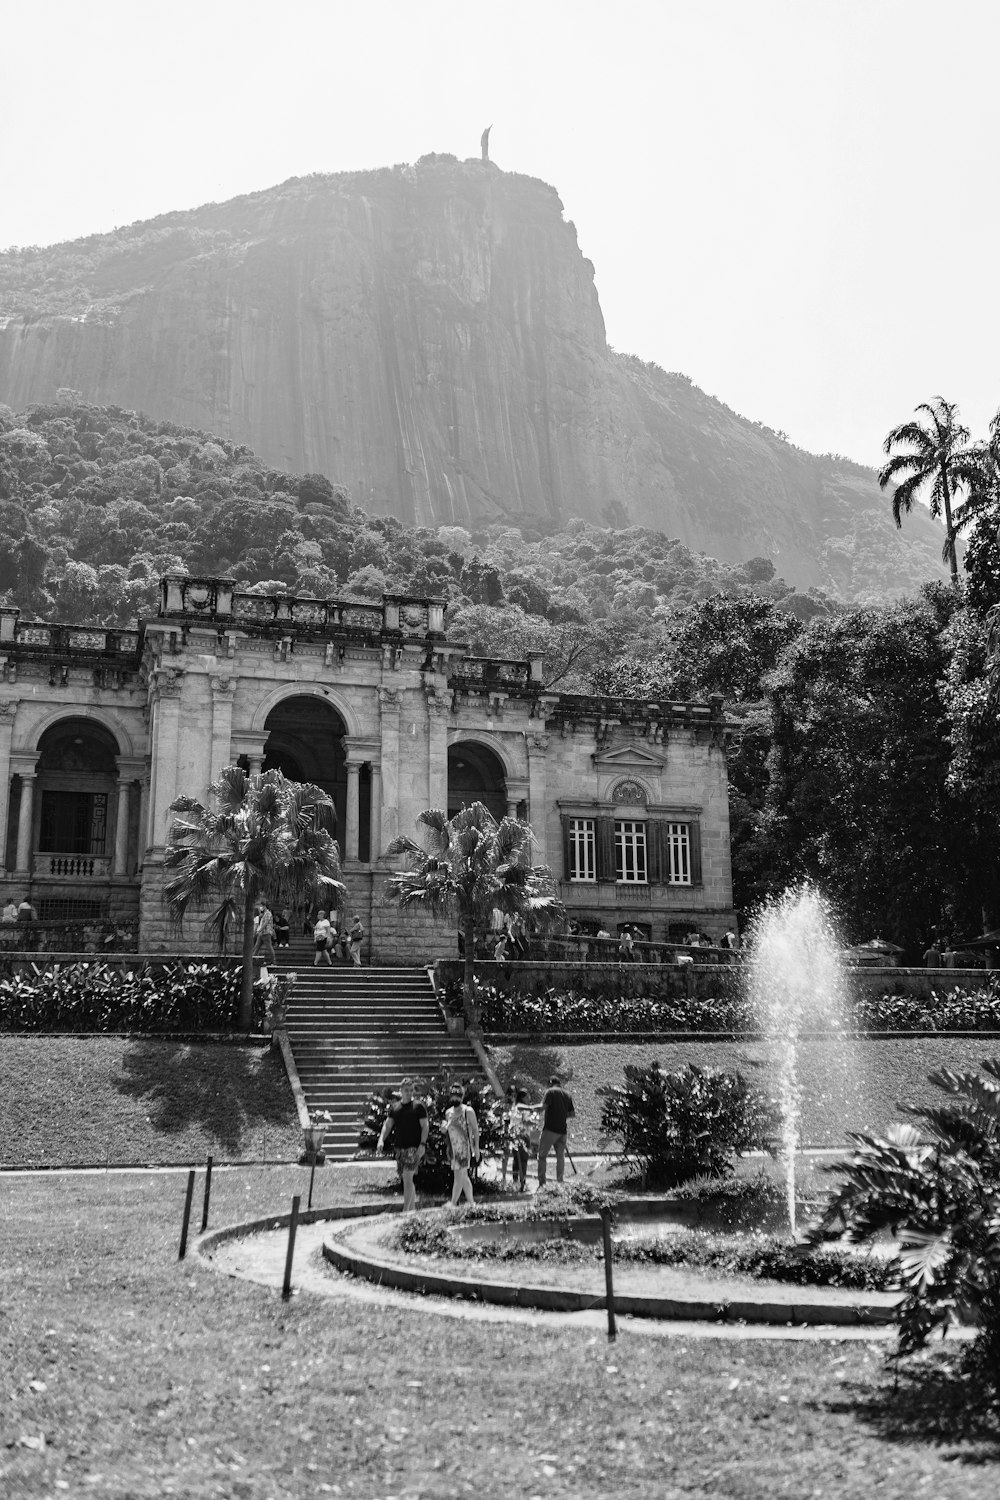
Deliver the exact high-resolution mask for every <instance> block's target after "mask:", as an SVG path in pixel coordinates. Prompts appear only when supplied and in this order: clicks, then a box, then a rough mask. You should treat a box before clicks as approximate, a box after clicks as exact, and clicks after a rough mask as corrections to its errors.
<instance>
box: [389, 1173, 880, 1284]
mask: <svg viewBox="0 0 1000 1500" xmlns="http://www.w3.org/2000/svg"><path fill="white" fill-rule="evenodd" d="M601 1196H602V1197H603V1196H604V1195H601ZM543 1197H544V1195H543ZM600 1207H601V1204H600V1203H598V1202H588V1201H586V1200H582V1199H581V1200H577V1199H575V1198H573V1197H572V1196H571V1195H570V1194H566V1193H563V1192H561V1191H560V1193H559V1194H558V1195H556V1194H552V1195H551V1198H550V1199H549V1201H547V1202H545V1201H542V1202H540V1203H537V1204H532V1205H527V1204H524V1205H522V1204H511V1205H492V1204H487V1205H482V1206H481V1205H479V1204H475V1205H474V1206H473V1207H471V1208H467V1209H466V1208H456V1209H452V1208H445V1209H438V1210H432V1211H431V1212H429V1213H422V1214H410V1215H407V1216H406V1218H404V1219H403V1220H402V1221H401V1222H400V1223H399V1224H394V1225H393V1227H392V1228H391V1229H390V1230H389V1231H388V1232H387V1233H386V1235H385V1236H384V1237H383V1241H382V1243H383V1244H385V1245H386V1246H387V1247H388V1248H389V1249H393V1250H402V1251H403V1252H405V1253H406V1254H408V1255H427V1256H432V1257H434V1258H438V1259H448V1260H463V1261H492V1262H494V1263H497V1262H500V1263H509V1262H517V1261H529V1262H530V1261H534V1262H539V1261H547V1262H553V1261H555V1262H561V1263H565V1264H587V1263H588V1262H592V1261H595V1260H600V1259H601V1258H602V1256H603V1253H604V1252H603V1248H602V1246H601V1245H600V1244H586V1243H582V1242H580V1241H579V1240H568V1239H564V1238H555V1237H554V1238H553V1239H551V1240H522V1239H519V1238H517V1237H515V1236H514V1235H511V1236H510V1238H509V1239H506V1238H505V1239H497V1240H476V1241H472V1242H468V1241H462V1240H459V1239H457V1238H456V1237H455V1236H454V1235H452V1234H450V1233H449V1230H450V1229H451V1228H452V1227H453V1226H455V1225H458V1224H476V1223H479V1224H482V1223H503V1222H510V1221H520V1220H525V1219H530V1220H544V1219H552V1220H562V1219H565V1218H566V1217H567V1216H568V1215H574V1214H593V1213H594V1212H595V1211H596V1210H597V1209H599V1208H600ZM613 1253H614V1260H615V1263H616V1264H617V1265H621V1266H629V1265H634V1266H664V1267H667V1268H670V1267H687V1268H689V1269H692V1270H707V1271H712V1272H717V1273H718V1274H719V1275H724V1276H745V1277H752V1278H755V1279H761V1280H766V1281H776V1282H783V1283H790V1284H792V1285H794V1286H837V1287H846V1288H849V1289H851V1290H854V1291H884V1290H886V1289H887V1288H891V1287H892V1286H894V1285H896V1277H897V1274H898V1268H897V1267H895V1265H894V1263H893V1262H892V1261H889V1260H886V1259H885V1258H883V1257H881V1256H874V1255H859V1254H857V1253H856V1252H853V1251H850V1250H844V1249H839V1248H827V1249H816V1248H813V1249H808V1248H805V1247H803V1246H802V1245H796V1244H793V1243H792V1242H791V1241H789V1240H788V1239H787V1238H781V1237H779V1236H775V1235H769V1234H760V1233H755V1234H740V1235H734V1234H717V1233H710V1232H708V1231H706V1230H700V1229H695V1230H682V1231H680V1232H678V1233H671V1234H666V1235H660V1234H656V1233H655V1232H653V1231H651V1232H649V1233H648V1234H641V1233H640V1234H637V1235H635V1236H633V1237H631V1238H628V1239H617V1238H616V1239H615V1240H614V1242H613Z"/></svg>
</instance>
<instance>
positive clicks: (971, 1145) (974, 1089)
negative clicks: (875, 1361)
mask: <svg viewBox="0 0 1000 1500" xmlns="http://www.w3.org/2000/svg"><path fill="white" fill-rule="evenodd" d="M930 1081H931V1083H933V1084H934V1085H936V1087H937V1088H939V1089H941V1090H943V1091H944V1093H945V1094H946V1095H947V1096H948V1098H947V1099H946V1101H945V1102H944V1103H942V1104H939V1105H921V1106H917V1107H912V1106H910V1107H908V1106H905V1105H904V1106H902V1108H903V1110H904V1112H905V1113H906V1114H908V1115H911V1116H913V1117H914V1118H915V1119H916V1120H918V1121H919V1123H920V1128H914V1127H913V1126H912V1125H895V1126H892V1127H890V1129H889V1130H888V1131H887V1132H886V1135H885V1137H884V1138H883V1139H877V1138H875V1137H872V1136H866V1135H852V1136H851V1139H852V1141H853V1142H854V1143H855V1145H854V1152H853V1154H852V1155H851V1157H850V1158H849V1159H848V1160H847V1161H846V1162H844V1163H841V1164H839V1165H838V1166H836V1167H832V1168H831V1169H830V1170H831V1171H833V1172H836V1173H838V1174H841V1175H843V1176H844V1178H845V1181H844V1182H843V1184H842V1185H841V1187H840V1188H839V1190H838V1191H837V1192H836V1193H834V1195H833V1196H832V1197H831V1200H830V1202H829V1204H828V1205H827V1208H826V1210H825V1212H824V1214H823V1216H822V1218H821V1219H820V1220H819V1222H818V1223H817V1224H816V1225H815V1226H814V1227H813V1229H812V1230H811V1231H810V1233H809V1238H810V1239H811V1240H813V1241H814V1242H815V1241H818V1240H822V1239H828V1238H831V1237H834V1236H840V1235H842V1234H844V1233H846V1234H847V1236H848V1238H849V1239H852V1240H855V1241H864V1240H869V1239H871V1238H873V1237H874V1236H875V1235H877V1234H878V1233H880V1232H881V1231H884V1230H889V1231H891V1232H892V1234H893V1235H894V1236H895V1235H898V1236H899V1239H900V1250H899V1263H898V1264H899V1279H900V1282H901V1284H902V1286H903V1289H904V1291H905V1292H906V1297H905V1300H904V1301H903V1303H902V1305H901V1308H900V1329H899V1341H900V1349H901V1351H902V1352H903V1353H908V1352H910V1351H911V1350H914V1349H919V1348H921V1347H922V1346H923V1345H924V1344H925V1343H926V1341H927V1339H928V1338H929V1336H930V1334H931V1332H932V1331H933V1330H934V1329H935V1328H942V1329H946V1328H947V1327H948V1325H949V1323H950V1322H952V1321H953V1320H954V1319H955V1318H961V1319H963V1320H964V1321H968V1322H974V1323H976V1324H977V1325H978V1328H979V1336H978V1338H977V1340H976V1344H977V1353H978V1354H979V1355H980V1356H981V1360H982V1365H983V1368H984V1369H987V1370H990V1369H991V1370H992V1372H993V1373H992V1375H991V1376H990V1378H991V1379H992V1381H993V1383H994V1386H995V1388H996V1390H997V1393H998V1395H1000V1059H998V1058H994V1059H992V1060H988V1061H986V1062H984V1063H983V1064H982V1072H981V1073H953V1072H951V1071H950V1069H947V1068H942V1069H941V1070H940V1072H937V1073H932V1074H930Z"/></svg>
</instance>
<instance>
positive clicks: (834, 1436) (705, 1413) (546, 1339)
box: [0, 1168, 1000, 1500]
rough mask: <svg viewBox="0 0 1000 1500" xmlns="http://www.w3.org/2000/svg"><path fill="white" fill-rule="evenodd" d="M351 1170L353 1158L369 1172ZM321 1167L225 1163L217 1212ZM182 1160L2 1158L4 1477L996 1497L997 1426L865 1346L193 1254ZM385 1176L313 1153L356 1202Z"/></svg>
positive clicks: (263, 1198)
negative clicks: (77, 1163) (498, 1312)
mask: <svg viewBox="0 0 1000 1500" xmlns="http://www.w3.org/2000/svg"><path fill="white" fill-rule="evenodd" d="M352 1174H353V1175H352ZM306 1179H307V1174H306V1173H305V1172H303V1171H302V1170H295V1169H292V1168H289V1169H270V1170H255V1169H247V1170H242V1171H232V1172H223V1173H220V1174H219V1175H218V1176H217V1178H216V1182H215V1187H214V1192H213V1202H214V1212H213V1215H212V1222H213V1223H222V1222H229V1221H232V1220H234V1219H238V1218H241V1217H249V1216H251V1215H256V1214H264V1213H267V1212H274V1211H277V1210H278V1209H282V1208H285V1207H287V1203H288V1199H289V1198H290V1196H291V1193H292V1192H296V1191H304V1184H305V1181H306ZM183 1183H184V1179H183V1176H182V1174H176V1173H171V1174H162V1173H158V1174H136V1175H127V1176H123V1175H121V1174H118V1175H116V1174H113V1173H112V1174H109V1175H104V1174H97V1175H95V1176H77V1175H73V1176H70V1177H58V1178H55V1177H52V1176H50V1175H48V1174H43V1175H41V1176H24V1175H20V1174H13V1175H7V1176H5V1177H3V1178H0V1213H2V1219H0V1222H2V1224H3V1240H4V1242H3V1271H4V1280H5V1289H4V1297H3V1307H4V1313H3V1318H2V1321H0V1360H2V1365H0V1368H2V1375H0V1493H2V1494H3V1495H4V1496H5V1497H9V1500H34V1497H43V1496H44V1497H57V1496H59V1495H60V1494H66V1495H68V1496H70V1497H74V1500H75V1497H76V1496H80V1495H94V1496H105V1497H114V1500H126V1497H128V1500H147V1497H149V1500H152V1497H157V1500H159V1497H160V1496H163V1495H177V1496H184V1497H186V1500H202V1497H206V1500H207V1497H215V1496H222V1497H240V1500H267V1497H273V1500H286V1497H287V1500H293V1497H294V1500H302V1497H307V1500H312V1497H314V1496H317V1497H318V1496H324V1495H330V1494H339V1495H348V1496H357V1497H364V1500H369V1497H375V1496H379V1497H382V1500H388V1497H390V1496H396V1497H398V1500H404V1497H406V1500H416V1497H418V1496H420V1497H427V1500H446V1497H452V1496H464V1495H468V1494H473V1495H477V1496H480V1497H484V1500H489V1497H494V1496H504V1497H508V1496H512V1495H513V1496H524V1497H531V1496H544V1497H548V1496H583V1495H586V1496H602V1497H603V1496H616V1497H617V1496H622V1497H649V1500H652V1497H657V1500H671V1497H685V1500H699V1497H716V1500H723V1497H725V1500H764V1497H768V1500H770V1497H772V1496H794V1497H804V1496H813V1495H820V1496H828V1497H831V1500H833V1497H835V1500H861V1497H865V1500H868V1497H870V1496H871V1495H873V1494H875V1495H878V1496H879V1497H884V1500H904V1497H905V1500H911V1497H912V1496H914V1495H917V1496H920V1495H926V1496H932V1497H934V1500H986V1497H993V1496H994V1495H995V1494H996V1492H997V1485H998V1473H997V1469H996V1467H995V1465H996V1461H997V1458H998V1454H1000V1434H998V1429H997V1425H996V1424H995V1423H994V1422H992V1421H985V1420H982V1419H977V1418H976V1417H974V1416H970V1415H969V1414H967V1413H966V1412H965V1411H964V1409H963V1408H962V1407H961V1405H960V1404H959V1403H957V1398H956V1387H955V1383H954V1380H953V1378H952V1377H951V1376H950V1374H949V1373H948V1370H947V1368H946V1367H944V1366H942V1365H941V1363H940V1357H938V1358H937V1359H935V1360H928V1361H922V1362H920V1363H919V1364H918V1365H917V1366H916V1367H915V1368H914V1370H913V1373H912V1374H911V1373H908V1372H907V1369H906V1367H905V1366H904V1373H903V1374H902V1375H901V1377H900V1384H899V1390H898V1391H896V1392H894V1390H893V1380H892V1376H891V1375H890V1374H888V1373H887V1372H886V1369H885V1365H884V1356H883V1353H882V1352H881V1351H880V1350H878V1349H875V1348H873V1347H870V1346H867V1345H865V1344H852V1343H847V1342H845V1343H841V1344H837V1343H803V1344H796V1343H786V1342H771V1343H768V1342H763V1341H749V1342H747V1341H735V1340H734V1341H732V1342H730V1341H728V1340H725V1341H717V1340H708V1339H705V1340H699V1339H696V1338H693V1337H683V1336H678V1337H674V1338H671V1339H666V1340H664V1339H657V1338H651V1337H640V1336H636V1335H634V1334H630V1333H629V1331H628V1329H627V1328H625V1329H624V1330H623V1332H622V1335H621V1336H620V1338H619V1340H618V1342H617V1344H615V1345H614V1346H611V1347H609V1346H608V1344H607V1343H606V1341H605V1339H604V1337H603V1335H601V1336H596V1335H595V1334H593V1333H587V1332H586V1331H581V1330H574V1329H572V1328H570V1327H568V1326H567V1327H565V1328H559V1327H556V1328H551V1327H549V1326H536V1325H526V1324H524V1323H513V1322H503V1321H499V1322H496V1321H494V1322H486V1321H484V1322H479V1321H472V1320H469V1321H456V1320H454V1319H451V1318H442V1317H439V1316H436V1315H434V1314H433V1313H430V1312H428V1311H426V1310H424V1308H422V1306H421V1304H420V1302H419V1300H415V1302H414V1305H413V1308H412V1310H410V1309H408V1308H400V1307H398V1306H395V1305H383V1306H379V1305H369V1304H367V1303H364V1302H360V1301H354V1300H342V1299H339V1298H336V1297H330V1298H321V1297H319V1296H314V1295H310V1294H308V1293H303V1294H302V1295H300V1296H296V1297H295V1298H293V1299H292V1301H291V1302H290V1303H288V1304H285V1303H283V1302H282V1301H281V1300H280V1297H279V1296H278V1294H277V1293H275V1292H272V1291H268V1290H265V1289H262V1288H260V1287H257V1286H254V1285H251V1284H248V1283H246V1282H242V1281H233V1280H229V1279H227V1278H224V1277H221V1276H219V1275H217V1274H216V1273H214V1272H212V1271H211V1270H209V1269H207V1268H205V1267H203V1266H198V1265H196V1264H195V1263H192V1262H190V1261H186V1262H183V1263H181V1264H178V1262H177V1258H176V1257H177V1238H178V1234H179V1227H180V1216H181V1206H182V1194H183ZM365 1195H366V1190H365V1187H364V1173H363V1171H362V1170H361V1169H351V1170H350V1171H348V1172H347V1173H342V1172H333V1171H327V1172H326V1173H321V1174H317V1199H318V1201H319V1202H329V1201H332V1200H333V1199H334V1198H335V1197H340V1198H343V1197H347V1198H348V1199H351V1200H353V1201H360V1200H361V1199H362V1198H363V1197H365Z"/></svg>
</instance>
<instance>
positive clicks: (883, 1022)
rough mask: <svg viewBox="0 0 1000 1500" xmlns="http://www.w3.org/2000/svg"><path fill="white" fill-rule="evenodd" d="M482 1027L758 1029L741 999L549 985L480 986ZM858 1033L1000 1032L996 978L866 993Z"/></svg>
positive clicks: (851, 1021) (856, 1021) (857, 1014)
mask: <svg viewBox="0 0 1000 1500" xmlns="http://www.w3.org/2000/svg"><path fill="white" fill-rule="evenodd" d="M479 1001H480V1012H481V1020H482V1025H483V1029H484V1030H485V1031H488V1032H493V1033H497V1034H502V1033H504V1032H536V1033H539V1034H541V1033H549V1034H559V1033H569V1032H579V1033H592V1034H597V1033H600V1032H620V1033H633V1032H635V1033H650V1032H662V1033H664V1034H669V1033H671V1032H685V1031H686V1032H728V1033H735V1034H741V1033H747V1032H750V1033H752V1032H755V1031H757V1030H758V1025H757V1021H756V1019H755V1017H754V1015H753V1012H752V1010H751V1008H750V1005H749V1003H748V1002H747V1001H746V1000H744V999H742V998H736V999H732V998H724V999H717V1000H699V999H694V998H676V999H663V1000H657V999H652V998H649V997H643V996H628V995H621V996H610V995H598V996H592V995H586V994H582V993H579V992H576V991H573V990H547V991H545V992H544V993H542V994H538V995H532V994H526V993H524V992H522V991H512V992H510V993H504V992H502V991H501V990H499V989H497V988H496V987H494V986H489V987H485V986H484V987H481V988H480V990H479ZM845 1021H846V1023H847V1025H848V1026H849V1027H851V1028H853V1029H854V1030H857V1031H1000V989H998V986H997V983H996V981H995V980H993V979H990V980H988V981H987V983H986V985H985V986H984V987H983V988H982V989H976V990H971V991H970V990H963V989H954V990H950V991H949V992H948V993H947V994H940V995H939V994H937V993H932V994H931V996H930V997H929V998H924V997H921V996H918V995H892V994H888V993H886V994H882V995H862V996H860V997H859V998H858V999H857V1000H856V1001H855V1002H854V1004H853V1006H852V1008H851V1011H850V1013H849V1014H848V1016H846V1017H845Z"/></svg>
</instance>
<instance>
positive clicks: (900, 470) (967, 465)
mask: <svg viewBox="0 0 1000 1500" xmlns="http://www.w3.org/2000/svg"><path fill="white" fill-rule="evenodd" d="M921 414H924V415H925V417H926V421H925V422H920V421H909V422H903V423H902V424H901V426H899V427H894V428H893V429H892V431H891V432H890V433H889V435H888V436H887V438H886V440H885V442H884V443H883V445H882V450H883V452H884V453H885V454H886V455H887V457H888V462H887V463H885V464H883V465H882V467H881V469H879V471H878V482H879V485H880V487H881V488H882V489H886V488H887V487H888V486H889V485H890V484H895V489H894V490H893V492H892V515H893V520H894V521H895V522H896V525H897V526H902V524H903V514H904V512H905V513H906V514H909V512H910V510H911V509H912V508H913V504H914V501H915V500H916V497H917V494H918V492H919V491H920V490H921V489H923V488H924V486H925V485H928V484H929V485H930V492H929V500H930V511H931V515H932V516H935V517H937V516H940V515H941V514H942V513H943V514H944V528H945V542H944V553H943V555H944V558H945V561H946V562H947V563H948V564H949V566H950V568H951V577H952V582H953V583H956V582H957V581H958V557H957V555H956V551H955V537H956V535H957V532H958V530H959V529H960V527H961V525H963V524H965V520H967V519H968V515H967V514H965V516H964V519H963V520H961V521H960V522H959V524H958V525H956V517H955V516H954V515H953V513H952V502H953V501H954V500H955V499H956V496H957V493H958V491H959V490H961V489H963V488H964V489H965V490H966V491H967V492H968V493H969V494H970V496H974V495H975V494H976V493H977V492H978V490H979V488H980V485H981V483H982V477H983V462H984V451H983V449H982V448H981V447H980V446H979V445H978V444H970V442H969V429H968V428H967V427H963V425H962V424H961V422H960V421H959V420H958V407H957V406H955V405H954V404H953V403H952V402H950V401H945V399H944V397H943V396H935V398H934V400H933V402H929V403H928V402H926V401H925V402H923V403H922V404H921V405H920V406H918V407H917V408H916V412H915V415H916V416H917V417H920V415H921ZM898 448H903V449H904V451H902V452H896V453H894V452H893V449H898ZM900 476H902V477H900Z"/></svg>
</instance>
